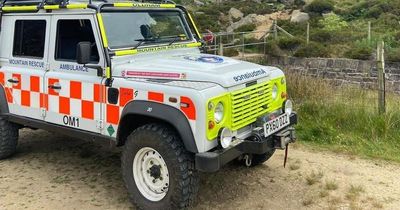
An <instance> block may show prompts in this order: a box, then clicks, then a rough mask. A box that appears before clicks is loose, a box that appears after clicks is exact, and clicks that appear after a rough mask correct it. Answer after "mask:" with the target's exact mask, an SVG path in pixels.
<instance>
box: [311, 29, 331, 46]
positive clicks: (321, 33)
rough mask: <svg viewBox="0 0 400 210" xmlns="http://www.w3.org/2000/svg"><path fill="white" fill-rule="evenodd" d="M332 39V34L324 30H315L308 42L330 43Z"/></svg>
mask: <svg viewBox="0 0 400 210" xmlns="http://www.w3.org/2000/svg"><path fill="white" fill-rule="evenodd" d="M332 37H333V35H332V32H329V31H326V30H315V31H313V32H312V33H311V34H310V40H312V41H314V42H322V43H324V42H330V41H331V40H332Z"/></svg>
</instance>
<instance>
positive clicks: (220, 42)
mask: <svg viewBox="0 0 400 210" xmlns="http://www.w3.org/2000/svg"><path fill="white" fill-rule="evenodd" d="M222 36H223V35H221V36H220V37H219V45H218V55H220V56H223V55H224V44H223V43H222V40H223V38H222Z"/></svg>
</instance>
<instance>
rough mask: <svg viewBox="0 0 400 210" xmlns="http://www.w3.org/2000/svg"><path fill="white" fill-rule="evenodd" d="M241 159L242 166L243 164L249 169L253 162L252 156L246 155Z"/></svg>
mask: <svg viewBox="0 0 400 210" xmlns="http://www.w3.org/2000/svg"><path fill="white" fill-rule="evenodd" d="M243 159H244V164H245V165H246V166H247V167H250V166H251V163H252V161H253V156H252V155H249V154H247V155H244V157H243Z"/></svg>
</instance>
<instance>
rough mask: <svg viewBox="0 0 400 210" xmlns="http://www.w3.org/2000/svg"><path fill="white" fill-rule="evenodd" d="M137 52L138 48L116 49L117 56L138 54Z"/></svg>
mask: <svg viewBox="0 0 400 210" xmlns="http://www.w3.org/2000/svg"><path fill="white" fill-rule="evenodd" d="M137 53H138V51H137V50H118V51H115V55H116V56H124V55H134V54H137Z"/></svg>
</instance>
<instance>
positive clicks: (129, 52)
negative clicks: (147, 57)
mask: <svg viewBox="0 0 400 210" xmlns="http://www.w3.org/2000/svg"><path fill="white" fill-rule="evenodd" d="M200 46H201V43H200V42H194V43H189V44H174V45H167V46H159V47H146V48H140V49H135V50H117V51H114V53H115V56H124V55H134V54H137V53H149V52H158V51H162V50H173V49H180V48H194V47H200Z"/></svg>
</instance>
